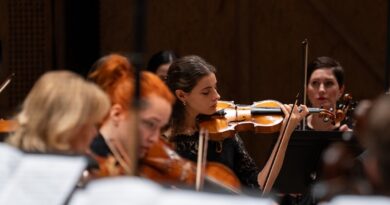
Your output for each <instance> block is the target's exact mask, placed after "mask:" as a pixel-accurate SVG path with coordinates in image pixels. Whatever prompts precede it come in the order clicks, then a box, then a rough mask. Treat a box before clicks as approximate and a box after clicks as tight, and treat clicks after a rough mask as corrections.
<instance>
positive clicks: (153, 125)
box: [142, 120, 157, 129]
mask: <svg viewBox="0 0 390 205" xmlns="http://www.w3.org/2000/svg"><path fill="white" fill-rule="evenodd" d="M142 124H143V125H144V126H145V127H146V128H147V129H155V128H156V127H157V125H156V123H154V122H153V121H150V120H142Z"/></svg>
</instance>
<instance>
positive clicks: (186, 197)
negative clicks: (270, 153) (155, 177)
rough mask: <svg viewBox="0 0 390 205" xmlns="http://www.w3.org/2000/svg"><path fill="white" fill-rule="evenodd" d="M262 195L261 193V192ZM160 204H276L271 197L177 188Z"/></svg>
mask: <svg viewBox="0 0 390 205" xmlns="http://www.w3.org/2000/svg"><path fill="white" fill-rule="evenodd" d="M259 195H260V193H259ZM156 204H158V205H172V204H185V205H199V204H202V205H215V204H223V205H238V204H239V205H274V204H276V203H275V201H273V200H271V199H269V198H254V197H247V196H240V195H224V194H212V193H205V192H193V191H181V190H175V191H171V192H167V193H165V194H164V195H163V196H162V198H161V199H159V200H158V203H156Z"/></svg>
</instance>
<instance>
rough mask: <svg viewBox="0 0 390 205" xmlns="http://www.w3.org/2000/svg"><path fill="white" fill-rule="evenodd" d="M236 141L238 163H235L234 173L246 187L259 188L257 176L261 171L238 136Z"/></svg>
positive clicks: (236, 159) (235, 138)
mask: <svg viewBox="0 0 390 205" xmlns="http://www.w3.org/2000/svg"><path fill="white" fill-rule="evenodd" d="M234 141H235V143H236V154H235V161H236V162H237V163H235V164H236V166H235V167H234V172H235V173H236V174H237V176H238V178H239V179H240V181H241V183H243V184H244V185H245V186H248V187H250V188H259V184H258V182H257V175H258V174H259V172H260V169H259V168H258V167H257V166H256V163H255V161H254V160H253V159H252V157H251V156H250V155H249V153H248V151H247V150H246V148H245V145H244V142H243V141H242V139H241V137H240V136H239V135H238V134H236V135H235V137H234Z"/></svg>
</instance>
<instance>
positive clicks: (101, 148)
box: [89, 133, 112, 157]
mask: <svg viewBox="0 0 390 205" xmlns="http://www.w3.org/2000/svg"><path fill="white" fill-rule="evenodd" d="M89 148H90V149H91V151H92V152H93V153H94V154H96V155H98V156H100V157H108V155H112V152H111V150H110V148H109V147H108V145H107V143H106V140H105V139H104V137H103V135H102V134H100V133H98V135H97V136H96V137H95V138H94V139H93V141H92V143H91V145H90V147H89Z"/></svg>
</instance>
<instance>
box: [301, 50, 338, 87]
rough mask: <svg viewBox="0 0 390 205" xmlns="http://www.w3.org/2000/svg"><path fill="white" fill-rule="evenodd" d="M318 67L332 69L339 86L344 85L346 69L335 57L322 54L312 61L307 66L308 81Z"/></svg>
mask: <svg viewBox="0 0 390 205" xmlns="http://www.w3.org/2000/svg"><path fill="white" fill-rule="evenodd" d="M317 69H330V70H332V73H333V75H334V76H335V77H336V80H337V83H338V84H339V87H342V86H343V85H344V70H343V67H341V64H340V63H339V62H338V61H336V60H335V59H333V58H330V57H327V56H322V57H317V58H316V59H315V60H314V61H312V62H311V63H310V64H309V65H308V67H307V83H309V79H310V77H311V75H312V74H313V72H314V71H315V70H317Z"/></svg>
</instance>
